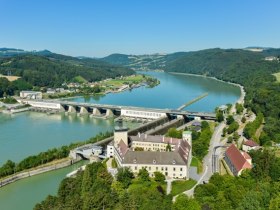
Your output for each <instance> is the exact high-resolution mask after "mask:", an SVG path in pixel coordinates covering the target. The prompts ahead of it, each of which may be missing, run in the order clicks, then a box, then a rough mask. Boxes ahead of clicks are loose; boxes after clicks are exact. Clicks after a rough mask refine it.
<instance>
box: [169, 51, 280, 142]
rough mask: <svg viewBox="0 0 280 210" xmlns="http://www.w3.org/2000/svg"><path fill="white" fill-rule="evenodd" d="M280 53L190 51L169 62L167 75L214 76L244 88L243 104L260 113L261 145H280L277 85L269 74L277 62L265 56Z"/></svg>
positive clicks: (279, 101) (279, 102)
mask: <svg viewBox="0 0 280 210" xmlns="http://www.w3.org/2000/svg"><path fill="white" fill-rule="evenodd" d="M278 53H279V50H277V49H274V50H271V49H270V50H269V51H266V50H264V51H263V52H252V51H247V50H237V49H236V50H234V49H229V50H222V49H209V50H202V51H197V52H192V53H188V54H186V55H184V56H183V57H181V58H179V59H177V60H175V61H173V62H169V63H168V64H167V65H166V67H165V70H166V71H169V72H182V73H193V74H201V75H207V76H213V77H216V78H219V79H222V80H225V81H231V82H235V83H239V84H242V85H243V86H244V87H245V91H246V98H245V104H246V106H247V107H249V108H250V109H252V110H253V111H254V112H255V113H257V114H258V113H263V114H264V116H265V122H266V124H265V127H264V132H262V134H261V137H260V142H261V143H262V144H268V143H269V142H270V141H275V142H280V121H279V117H280V93H279V91H280V84H279V83H277V82H276V77H275V76H273V75H272V74H274V73H277V72H279V70H280V63H279V61H277V60H275V61H266V60H265V57H266V56H268V55H274V56H276V57H277V56H278V55H279V54H280V53H279V54H278Z"/></svg>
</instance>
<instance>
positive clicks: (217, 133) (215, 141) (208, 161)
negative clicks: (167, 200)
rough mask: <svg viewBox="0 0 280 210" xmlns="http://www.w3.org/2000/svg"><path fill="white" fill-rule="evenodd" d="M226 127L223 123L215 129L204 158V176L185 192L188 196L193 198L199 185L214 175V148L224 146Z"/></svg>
mask: <svg viewBox="0 0 280 210" xmlns="http://www.w3.org/2000/svg"><path fill="white" fill-rule="evenodd" d="M224 127H225V123H224V122H222V123H220V124H219V125H218V126H217V127H216V128H215V130H214V133H213V135H212V138H211V141H210V145H209V150H208V154H207V155H206V156H205V157H204V158H203V174H202V176H201V177H200V179H199V180H198V182H197V183H196V185H195V186H193V188H191V189H190V190H188V191H185V192H184V193H185V194H186V195H188V196H190V197H192V196H193V193H194V189H195V187H196V186H197V185H199V184H202V183H203V182H208V180H209V179H210V177H211V176H212V175H213V172H212V155H213V149H214V147H216V146H219V145H221V144H222V143H221V137H222V132H223V128H224ZM217 152H220V150H217ZM217 152H216V155H218V156H220V154H217ZM175 197H176V196H175ZM175 197H174V198H175Z"/></svg>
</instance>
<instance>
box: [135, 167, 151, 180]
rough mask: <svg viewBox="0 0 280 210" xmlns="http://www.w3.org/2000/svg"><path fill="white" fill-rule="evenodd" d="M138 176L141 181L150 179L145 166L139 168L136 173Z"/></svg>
mask: <svg viewBox="0 0 280 210" xmlns="http://www.w3.org/2000/svg"><path fill="white" fill-rule="evenodd" d="M138 178H139V179H140V180H141V181H142V182H149V181H151V180H150V176H149V172H148V171H147V169H146V168H142V169H140V170H139V173H138Z"/></svg>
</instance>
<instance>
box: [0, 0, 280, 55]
mask: <svg viewBox="0 0 280 210" xmlns="http://www.w3.org/2000/svg"><path fill="white" fill-rule="evenodd" d="M279 8H280V1H278V0H266V1H264V0H138V1H137V0H75V1H74V0H0V23H1V24H0V25H1V30H0V47H14V48H20V49H26V50H42V49H49V50H51V51H53V52H57V53H63V54H67V55H73V56H78V55H84V56H92V57H102V56H106V55H109V54H111V53H125V54H150V53H157V52H159V53H171V52H176V51H193V50H200V49H206V48H214V47H220V48H243V47H247V46H265V47H280V43H279V41H280V27H279V24H280V12H279Z"/></svg>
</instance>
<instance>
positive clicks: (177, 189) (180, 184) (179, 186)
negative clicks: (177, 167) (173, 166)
mask: <svg viewBox="0 0 280 210" xmlns="http://www.w3.org/2000/svg"><path fill="white" fill-rule="evenodd" d="M195 184H196V181H195V180H193V179H190V180H186V181H184V180H177V181H173V182H172V189H171V195H172V196H175V195H178V194H180V193H182V192H184V191H186V190H189V189H191V188H192V187H193V186H194V185H195Z"/></svg>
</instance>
